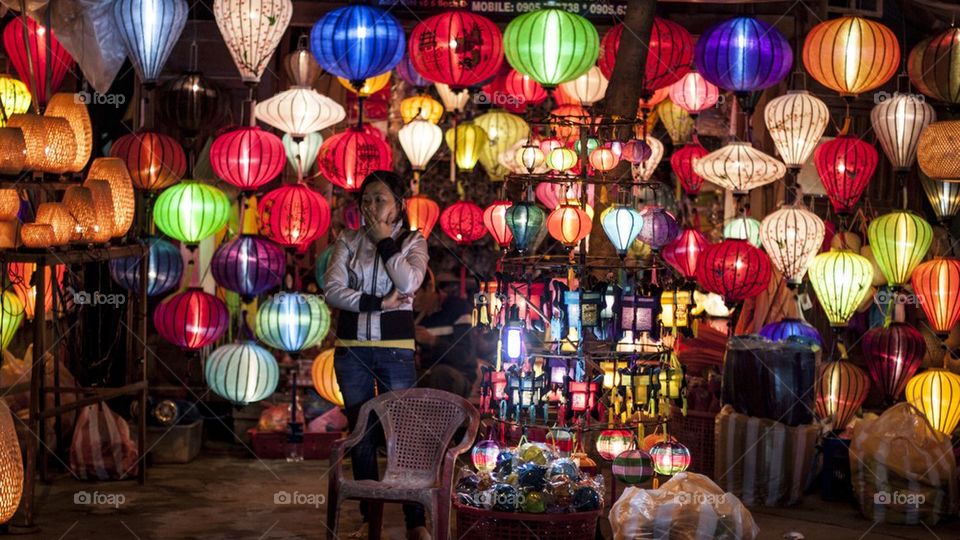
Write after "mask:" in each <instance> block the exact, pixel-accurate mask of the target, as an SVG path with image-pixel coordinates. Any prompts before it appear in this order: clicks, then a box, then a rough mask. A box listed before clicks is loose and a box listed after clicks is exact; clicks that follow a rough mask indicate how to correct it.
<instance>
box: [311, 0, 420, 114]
mask: <svg viewBox="0 0 960 540" xmlns="http://www.w3.org/2000/svg"><path fill="white" fill-rule="evenodd" d="M310 50H311V51H312V52H313V56H314V57H315V58H316V59H317V63H318V64H320V67H322V68H323V69H325V70H326V71H328V72H329V73H331V74H333V75H335V76H337V77H343V78H344V79H347V80H348V81H350V84H352V85H353V86H354V88H360V87H361V86H363V80H364V79H368V78H370V77H373V76H374V75H379V74H381V73H383V72H385V71H390V70H391V69H393V67H394V66H396V65H397V64H398V63H400V60H402V59H403V55H404V52H405V50H406V39H404V32H403V26H401V24H400V22H399V21H398V20H397V19H396V17H394V16H393V15H391V14H390V13H389V12H388V11H384V10H382V9H380V8H378V7H373V6H367V5H363V4H352V5H349V6H344V7H339V8H337V9H334V10H331V11H328V12H327V13H326V14H324V15H323V17H321V18H320V20H318V21H317V22H316V23H315V24H314V25H313V28H312V29H311V30H310ZM311 131H315V130H311Z"/></svg>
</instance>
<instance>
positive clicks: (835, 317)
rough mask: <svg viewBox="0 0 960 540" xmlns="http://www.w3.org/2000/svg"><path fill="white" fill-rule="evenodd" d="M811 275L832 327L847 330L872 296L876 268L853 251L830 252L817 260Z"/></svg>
mask: <svg viewBox="0 0 960 540" xmlns="http://www.w3.org/2000/svg"><path fill="white" fill-rule="evenodd" d="M808 272H809V274H810V284H811V285H813V290H814V292H816V293H817V299H818V300H820V305H821V306H822V307H823V310H824V311H825V312H826V314H827V319H829V320H830V326H840V327H843V326H846V325H847V322H849V321H850V317H852V316H853V314H854V312H855V311H856V310H857V307H858V306H859V305H860V304H861V303H863V299H864V298H866V296H867V294H868V293H869V292H870V286H871V283H872V282H873V265H872V264H870V261H869V260H867V258H866V257H863V256H860V255H858V254H856V253H854V252H852V251H849V250H831V251H828V252H826V253H821V254H819V255H817V256H816V257H814V258H813V262H811V263H810V268H809V269H808Z"/></svg>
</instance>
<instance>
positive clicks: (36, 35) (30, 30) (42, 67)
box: [3, 2, 186, 118]
mask: <svg viewBox="0 0 960 540" xmlns="http://www.w3.org/2000/svg"><path fill="white" fill-rule="evenodd" d="M120 4H122V2H118V3H117V5H120ZM184 4H186V2H184ZM24 19H26V36H27V38H26V40H24V34H25V32H24ZM48 30H49V35H48V34H47V32H48ZM48 41H49V48H48V46H47V43H48ZM3 47H4V49H6V51H7V56H8V57H9V58H10V61H11V62H12V63H13V68H14V69H16V70H17V75H19V77H20V80H21V81H23V82H24V84H26V85H27V88H29V89H30V93H31V94H33V99H34V100H35V101H36V102H37V103H39V104H40V106H41V107H43V106H45V105H46V104H47V100H48V99H50V96H51V95H53V93H54V92H56V91H57V89H58V88H60V84H61V83H62V82H63V77H64V76H65V75H66V74H67V71H68V70H70V69H72V68H73V57H72V56H70V53H69V52H67V50H66V49H65V48H63V46H62V45H60V40H58V39H57V36H56V33H55V32H54V31H53V30H50V29H48V28H47V27H45V26H44V25H42V24H40V23H38V22H37V21H36V20H34V19H33V18H31V17H21V16H19V15H18V16H16V17H13V18H12V19H10V22H9V23H7V26H5V27H4V28H3ZM48 71H49V73H50V85H49V86H47V72H48ZM10 115H11V113H10V112H9V111H8V112H7V117H8V118H9V117H10Z"/></svg>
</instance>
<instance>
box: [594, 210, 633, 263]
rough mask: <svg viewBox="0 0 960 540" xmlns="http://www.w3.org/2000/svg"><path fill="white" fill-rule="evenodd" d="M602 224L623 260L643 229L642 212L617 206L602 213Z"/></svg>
mask: <svg viewBox="0 0 960 540" xmlns="http://www.w3.org/2000/svg"><path fill="white" fill-rule="evenodd" d="M600 223H601V225H603V232H604V233H606V235H607V238H609V239H610V243H611V244H613V249H615V250H616V251H617V254H618V255H620V257H621V258H623V257H626V255H627V250H628V249H630V246H631V245H632V244H633V242H634V240H636V239H637V236H638V235H639V234H640V231H641V230H642V229H643V217H641V216H640V212H637V211H636V210H634V209H633V208H631V207H629V206H627V205H625V204H616V205H613V206H611V207H609V208H607V209H606V210H604V211H603V212H601V214H600Z"/></svg>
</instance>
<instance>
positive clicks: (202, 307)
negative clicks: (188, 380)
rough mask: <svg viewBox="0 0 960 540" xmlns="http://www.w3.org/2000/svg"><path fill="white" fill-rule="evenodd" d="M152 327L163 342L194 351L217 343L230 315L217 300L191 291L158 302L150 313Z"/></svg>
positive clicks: (195, 289) (204, 293) (211, 296)
mask: <svg viewBox="0 0 960 540" xmlns="http://www.w3.org/2000/svg"><path fill="white" fill-rule="evenodd" d="M153 324H154V326H155V327H156V329H157V333H158V334H160V337H162V338H163V339H165V340H167V341H169V342H170V343H173V344H174V345H176V346H178V347H180V348H181V349H186V350H188V351H195V350H198V349H202V348H203V347H206V346H207V345H210V344H212V343H213V342H215V341H217V340H218V339H220V337H221V336H222V335H223V333H224V332H226V330H227V327H228V326H229V324H230V312H229V311H228V310H227V306H226V304H224V303H223V301H222V300H220V299H219V298H217V297H216V296H213V295H212V294H208V293H206V292H204V291H203V289H201V288H199V287H191V288H189V289H187V290H185V291H183V292H181V293H177V294H175V295H173V296H171V297H170V298H168V299H166V300H164V301H163V302H161V303H160V304H159V305H158V306H157V309H156V310H154V312H153Z"/></svg>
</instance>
